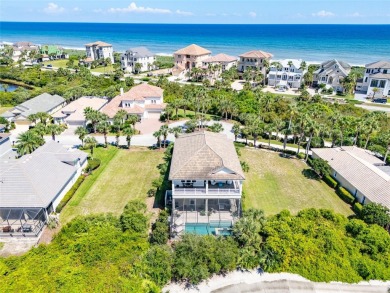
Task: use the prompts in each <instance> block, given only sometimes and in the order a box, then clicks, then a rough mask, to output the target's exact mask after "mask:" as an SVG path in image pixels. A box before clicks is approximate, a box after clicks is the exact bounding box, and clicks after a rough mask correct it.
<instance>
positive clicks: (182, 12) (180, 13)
mask: <svg viewBox="0 0 390 293" xmlns="http://www.w3.org/2000/svg"><path fill="white" fill-rule="evenodd" d="M175 12H176V14H179V15H184V16H191V15H194V14H193V13H192V12H189V11H181V10H180V9H178V10H176V11H175Z"/></svg>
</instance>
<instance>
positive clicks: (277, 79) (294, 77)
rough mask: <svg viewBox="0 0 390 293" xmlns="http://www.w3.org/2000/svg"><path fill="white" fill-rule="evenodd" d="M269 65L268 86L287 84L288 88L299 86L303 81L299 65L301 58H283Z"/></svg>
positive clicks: (302, 73) (303, 72) (302, 72)
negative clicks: (276, 63)
mask: <svg viewBox="0 0 390 293" xmlns="http://www.w3.org/2000/svg"><path fill="white" fill-rule="evenodd" d="M278 63H279V64H278V65H280V66H277V65H275V64H272V63H271V65H270V69H269V73H268V85H270V86H287V87H289V88H299V87H300V86H301V84H302V81H303V75H304V74H305V71H303V70H302V69H301V68H300V67H301V63H302V60H297V59H291V60H288V59H285V60H281V61H278Z"/></svg>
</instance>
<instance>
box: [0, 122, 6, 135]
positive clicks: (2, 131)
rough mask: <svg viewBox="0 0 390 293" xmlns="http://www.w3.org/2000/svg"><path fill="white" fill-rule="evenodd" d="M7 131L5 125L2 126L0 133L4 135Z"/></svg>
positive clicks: (0, 126) (0, 125)
mask: <svg viewBox="0 0 390 293" xmlns="http://www.w3.org/2000/svg"><path fill="white" fill-rule="evenodd" d="M6 129H7V125H5V124H0V133H4V132H5V131H6Z"/></svg>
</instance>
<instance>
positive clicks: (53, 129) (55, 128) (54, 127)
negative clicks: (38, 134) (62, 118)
mask: <svg viewBox="0 0 390 293" xmlns="http://www.w3.org/2000/svg"><path fill="white" fill-rule="evenodd" d="M46 128H47V132H49V133H50V134H51V138H52V140H56V135H59V134H61V132H62V131H63V130H64V128H63V127H61V126H60V125H58V124H49V125H48V126H47V127H46Z"/></svg>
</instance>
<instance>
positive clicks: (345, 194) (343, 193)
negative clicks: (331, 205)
mask: <svg viewBox="0 0 390 293" xmlns="http://www.w3.org/2000/svg"><path fill="white" fill-rule="evenodd" d="M336 193H337V195H338V196H340V198H341V199H342V200H343V201H345V202H346V203H348V204H353V202H354V201H355V197H354V196H353V195H352V194H351V193H350V192H349V191H348V190H346V189H345V188H344V187H341V186H339V187H338V188H337V189H336Z"/></svg>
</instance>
